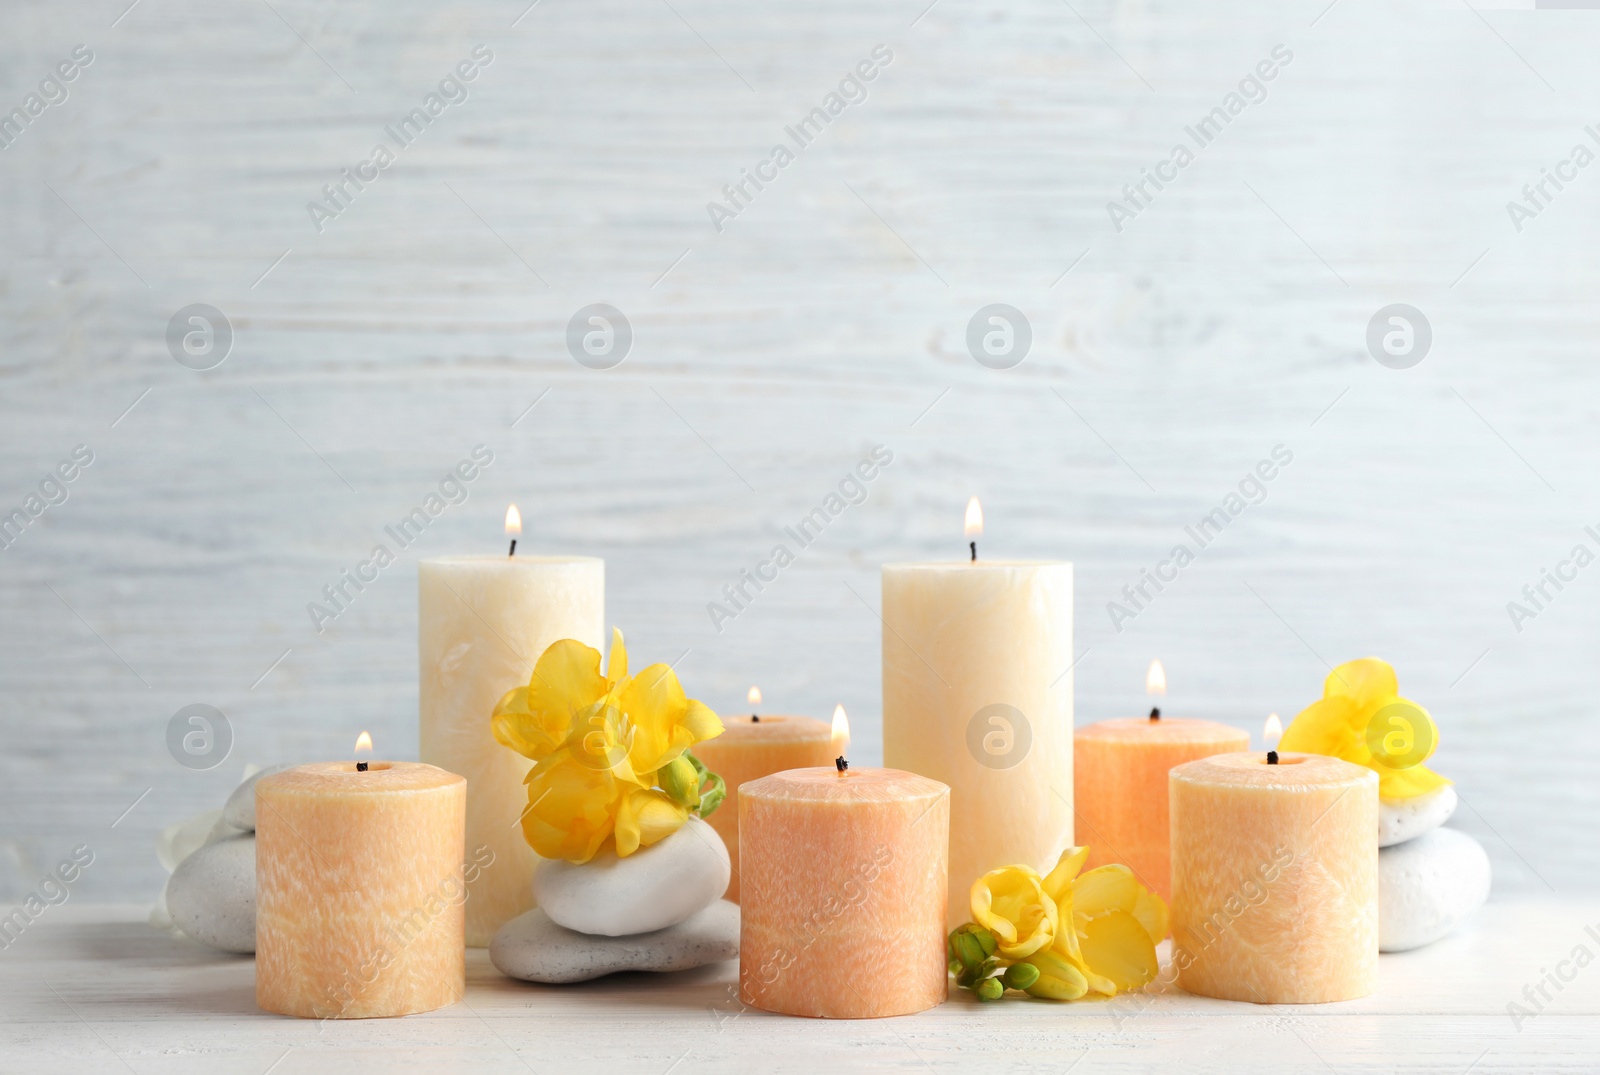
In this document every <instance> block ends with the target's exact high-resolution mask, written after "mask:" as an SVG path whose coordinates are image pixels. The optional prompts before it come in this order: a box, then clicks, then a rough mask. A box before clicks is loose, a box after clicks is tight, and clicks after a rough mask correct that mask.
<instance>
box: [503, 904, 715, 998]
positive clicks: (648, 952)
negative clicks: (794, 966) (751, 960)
mask: <svg viewBox="0 0 1600 1075" xmlns="http://www.w3.org/2000/svg"><path fill="white" fill-rule="evenodd" d="M738 956H739V905H738V904H736V903H729V902H728V901H727V900H718V901H717V902H715V903H713V904H712V905H711V906H710V907H707V908H706V909H705V910H703V911H701V912H700V913H698V914H696V915H694V916H692V917H691V918H689V919H688V920H687V921H685V922H680V923H679V924H677V925H676V926H668V927H667V928H666V929H658V930H656V931H655V932H653V933H639V934H635V935H634V936H632V937H593V936H590V935H588V934H586V933H577V932H574V931H573V930H570V929H566V928H564V927H562V926H558V925H556V924H555V923H554V922H552V921H550V916H549V915H547V914H545V913H544V912H543V911H541V910H539V909H538V908H535V909H534V910H531V911H528V912H527V913H525V914H521V915H518V916H517V917H516V918H513V919H512V920H511V921H509V922H507V923H506V924H505V925H503V926H501V927H500V932H498V933H496V934H495V935H494V940H493V941H491V942H490V943H489V961H490V962H491V963H493V964H494V965H495V966H496V967H498V968H499V969H500V972H501V973H502V974H505V975H508V976H510V977H512V978H521V979H522V980H523V981H525V982H546V983H549V984H553V985H559V984H562V983H566V982H586V981H588V980H589V979H591V978H600V977H603V976H604V975H607V974H615V973H616V972H617V971H625V970H645V971H675V970H689V969H691V968H693V967H701V966H704V965H705V964H707V963H720V962H722V961H723V960H725V959H737V958H738Z"/></svg>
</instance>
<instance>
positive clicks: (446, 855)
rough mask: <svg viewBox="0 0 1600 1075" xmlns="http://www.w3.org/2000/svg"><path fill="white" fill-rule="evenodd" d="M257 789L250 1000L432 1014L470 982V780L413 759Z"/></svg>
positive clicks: (349, 1014)
mask: <svg viewBox="0 0 1600 1075" xmlns="http://www.w3.org/2000/svg"><path fill="white" fill-rule="evenodd" d="M356 766H357V763H356V762H325V763H320V764H315V765H302V766H300V767H299V768H297V769H291V770H289V771H288V772H284V773H277V774H275V775H273V776H269V777H265V778H263V779H262V780H261V782H260V783H258V784H257V785H256V1003H257V1004H258V1005H260V1006H261V1007H262V1008H264V1009H265V1010H267V1011H269V1012H277V1013H279V1014H281V1015H297V1016H301V1017H303V1018H308V1019H310V1018H315V1019H366V1018H371V1017H374V1016H389V1015H410V1014H413V1013H415V1012H426V1011H432V1010H433V1009H435V1008H442V1007H444V1006H445V1005H446V1004H453V1003H455V1002H456V1001H458V1000H460V999H461V996H462V993H463V992H464V990H465V988H466V937H465V933H464V918H463V915H462V904H463V902H464V901H465V899H466V887H465V881H464V879H463V876H462V855H463V851H464V845H465V833H466V810H467V782H466V780H465V779H464V778H462V777H459V776H457V775H455V774H454V773H447V772H445V771H444V770H443V769H436V768H434V767H433V766H431V765H423V764H421V763H418V762H400V761H396V762H384V761H375V762H371V763H368V767H367V770H366V771H364V772H362V771H358V770H357V767H356Z"/></svg>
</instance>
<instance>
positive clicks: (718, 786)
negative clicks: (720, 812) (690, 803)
mask: <svg viewBox="0 0 1600 1075" xmlns="http://www.w3.org/2000/svg"><path fill="white" fill-rule="evenodd" d="M683 757H685V758H687V759H688V760H689V764H690V765H692V766H694V772H695V777H696V780H697V787H698V788H699V792H700V799H699V810H698V811H696V812H697V813H698V814H699V815H700V816H701V817H703V818H706V817H710V816H711V815H712V814H714V813H715V812H716V810H717V807H719V806H721V805H722V800H723V799H725V798H727V796H728V784H727V782H726V781H725V780H723V779H722V777H720V776H718V775H717V774H716V773H713V772H712V771H711V770H710V769H707V768H706V767H705V763H704V762H702V761H701V760H700V759H699V758H697V757H695V756H694V755H693V754H690V753H688V752H687V751H686V752H685V753H684V754H683Z"/></svg>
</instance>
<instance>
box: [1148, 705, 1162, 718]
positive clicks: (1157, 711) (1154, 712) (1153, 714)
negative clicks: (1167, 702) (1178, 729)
mask: <svg viewBox="0 0 1600 1075" xmlns="http://www.w3.org/2000/svg"><path fill="white" fill-rule="evenodd" d="M1150 719H1151V720H1160V719H1161V707H1160V706H1151V707H1150Z"/></svg>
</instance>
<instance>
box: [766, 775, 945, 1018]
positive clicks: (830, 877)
mask: <svg viewBox="0 0 1600 1075" xmlns="http://www.w3.org/2000/svg"><path fill="white" fill-rule="evenodd" d="M949 833H950V789H949V788H947V787H945V786H944V785H943V784H941V783H939V782H938V781H936V780H929V779H927V778H926V777H921V776H917V775H916V774H914V773H904V772H900V771H898V770H894V769H850V770H848V771H846V772H845V773H838V772H836V771H835V770H834V768H833V767H832V766H829V767H827V768H819V769H791V770H789V771H788V772H783V773H775V774H773V775H772V776H765V777H762V778H761V779H760V780H755V781H752V782H750V783H748V784H746V785H745V786H744V787H743V789H742V790H741V792H740V795H739V842H740V861H741V862H742V863H743V865H744V887H743V896H744V900H743V903H742V905H741V927H740V935H739V983H740V995H741V996H742V998H743V999H744V1001H745V1003H747V1004H752V1005H754V1006H755V1007H757V1008H762V1009H764V1010H766V1011H772V1012H782V1013H784V1014H786V1015H807V1016H814V1017H819V1018H828V1019H867V1018H876V1017H879V1016H885V1015H908V1014H910V1013H911V1012H920V1011H924V1010H926V1009H928V1008H931V1007H933V1006H934V1005H936V1004H939V1003H941V1002H942V1001H943V1000H944V999H945V996H946V993H947V991H948V985H947V977H948V973H947V968H946V962H945V928H944V924H945V893H946V885H947V883H948V878H947V865H948V860H947V851H948V847H949Z"/></svg>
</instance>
